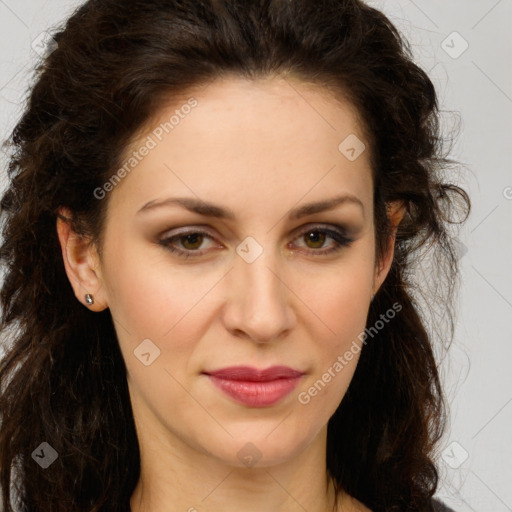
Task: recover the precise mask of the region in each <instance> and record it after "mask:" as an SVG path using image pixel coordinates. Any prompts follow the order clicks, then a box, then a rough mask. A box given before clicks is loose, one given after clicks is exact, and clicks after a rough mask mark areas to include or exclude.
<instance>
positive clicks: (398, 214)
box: [373, 201, 406, 294]
mask: <svg viewBox="0 0 512 512" xmlns="http://www.w3.org/2000/svg"><path fill="white" fill-rule="evenodd" d="M386 211H387V216H388V218H389V221H390V223H391V234H390V237H389V240H388V250H387V252H386V254H385V255H384V258H383V260H382V261H381V262H380V265H379V266H378V268H376V269H375V275H374V281H373V293H374V294H376V293H377V291H378V289H379V288H380V287H381V285H382V283H383V282H384V280H385V279H386V277H387V275H388V273H389V269H390V268H391V264H392V263H393V256H394V254H395V237H396V231H397V229H398V225H399V224H400V222H401V220H402V219H403V217H404V215H405V212H406V207H405V203H404V202H403V201H392V202H390V203H387V204H386Z"/></svg>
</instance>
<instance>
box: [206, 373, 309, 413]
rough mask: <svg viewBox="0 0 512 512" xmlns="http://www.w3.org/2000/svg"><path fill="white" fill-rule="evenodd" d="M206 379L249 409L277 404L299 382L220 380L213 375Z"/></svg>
mask: <svg viewBox="0 0 512 512" xmlns="http://www.w3.org/2000/svg"><path fill="white" fill-rule="evenodd" d="M208 377H209V378H210V380H211V381H212V382H213V384H214V385H215V386H217V387H218V388H219V389H220V390H221V391H223V392H224V393H226V395H228V396H230V397H231V398H233V399H235V400H236V401H237V402H240V403H242V404H244V405H247V406H249V407H267V406H269V405H273V404H275V403H277V402H279V400H281V399H282V398H284V397H285V396H286V395H288V394H289V393H291V392H292V391H293V389H294V388H295V387H296V386H297V384H298V383H299V380H300V377H294V378H288V379H276V380H271V381H267V382H250V381H241V380H229V379H221V378H219V377H215V376H213V375H208Z"/></svg>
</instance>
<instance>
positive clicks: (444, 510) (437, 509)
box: [432, 498, 455, 512]
mask: <svg viewBox="0 0 512 512" xmlns="http://www.w3.org/2000/svg"><path fill="white" fill-rule="evenodd" d="M432 507H433V510H434V512H455V510H453V508H449V507H447V506H446V505H445V504H444V503H443V502H442V501H440V500H438V499H437V498H432Z"/></svg>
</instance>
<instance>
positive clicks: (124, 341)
mask: <svg viewBox="0 0 512 512" xmlns="http://www.w3.org/2000/svg"><path fill="white" fill-rule="evenodd" d="M191 96H192V95H191ZM189 98H190V96H187V97H185V98H184V99H183V101H182V103H178V104H173V105H172V106H169V107H166V108H162V110H161V111H160V112H159V115H158V116H157V117H158V118H157V119H155V120H154V123H152V124H151V126H150V127H149V128H148V130H147V131H146V132H145V133H143V134H142V135H141V136H140V138H138V139H137V140H136V141H135V142H134V143H133V144H132V145H131V147H130V150H129V151H128V152H127V156H126V162H127V166H126V167H125V171H126V170H128V169H129V172H126V173H123V172H121V173H120V176H123V174H126V175H125V176H124V177H123V178H122V179H121V181H120V183H119V184H117V185H116V186H114V187H113V190H111V191H109V192H108V193H107V196H106V197H105V198H104V199H103V200H108V201H109V204H108V215H107V220H106V225H105V238H104V240H105V242H104V246H103V254H102V259H101V262H100V263H99V266H98V267H96V269H95V275H96V276H97V281H95V283H96V284H97V286H94V282H93V281H91V282H89V283H88V285H87V286H88V290H87V291H88V292H89V293H93V294H94V297H95V300H96V303H95V305H94V306H92V309H95V308H96V310H100V309H102V308H104V307H108V308H110V311H111V314H112V316H113V319H114V322H115V327H116V331H117V335H118V338H119V343H120V347H121V350H122V353H123V357H124V359H125V361H126V366H127V370H128V377H127V378H128V384H129V389H130V395H131V400H132V405H133V409H134V415H135V419H136V424H137V428H138V431H139V434H140V435H151V436H152V437H153V438H155V436H156V438H158V439H159V440H160V441H161V442H163V443H164V445H165V446H167V447H169V448H170V449H173V450H174V449H176V450H178V448H179V449H180V450H185V451H189V452H190V453H192V452H194V453H200V454H207V455H208V456H209V457H214V458H215V459H217V460H218V461H223V462H224V463H227V464H229V465H232V466H233V465H234V466H243V465H244V464H245V465H248V464H249V462H248V461H249V460H254V461H256V460H257V459H258V460H257V463H258V465H260V466H265V465H272V464H276V463H278V462H282V461H285V460H288V459H291V458H293V457H294V456H296V455H297V454H299V453H300V452H301V451H303V450H305V449H306V448H307V447H308V446H310V445H312V443H314V442H319V439H321V438H322V436H319V435H318V434H320V433H325V429H326V424H327V421H328V420H329V418H330V417H331V415H332V414H333V413H334V411H335V410H336V408H337V407H338V405H339V403H340V401H341V400H342V398H343V396H344V394H345V392H346V390H347V387H348V385H349V383H350V381H351V379H352V376H353V373H354V370H355V367H356V364H357V360H358V357H359V351H358V350H357V347H361V345H362V342H361V336H360V334H361V332H362V331H364V328H365V322H366V318H367V313H368V308H369V303H370V299H371V294H372V292H376V290H377V289H378V287H379V286H380V284H381V283H382V281H383V280H384V278H385V275H386V273H387V271H388V269H389V263H390V261H391V259H390V258H391V256H392V255H390V256H389V257H388V259H387V260H386V261H387V264H386V265H385V266H384V267H383V268H382V269H381V271H380V273H378V272H377V269H376V262H375V241H374V224H373V208H372V202H373V196H372V179H371V172H370V167H369V159H368V157H369V152H368V151H367V150H365V149H364V147H363V146H362V145H361V144H362V143H363V144H366V141H365V140H364V139H363V135H362V131H361V127H360V126H359V125H358V123H357V120H356V117H355V111H354V110H353V109H352V107H351V105H350V104H348V103H340V102H337V101H335V100H334V99H333V98H332V97H331V96H329V95H328V93H327V92H326V91H325V90H323V89H321V88H314V87H312V86H306V85H305V84H303V83H301V82H298V81H292V80H290V79H287V80H283V79H278V78H272V79H267V80H262V81H245V80H243V79H238V78H229V79H228V78H225V79H223V80H222V81H217V82H213V83H211V84H210V85H209V86H208V87H206V88H205V89H204V90H203V91H199V92H197V94H193V98H194V100H195V101H194V100H190V101H188V103H187V100H188V99H189ZM196 102H197V103H196ZM185 105H189V107H190V108H189V107H186V106H185ZM176 111H178V112H176ZM173 115H174V118H172V116H173ZM165 123H167V124H165ZM340 144H341V146H340ZM143 146H145V147H146V148H147V150H143V149H142V150H141V148H142V147H143ZM134 151H136V152H137V155H134V153H133V152H134ZM130 157H131V158H135V159H136V162H135V160H132V161H131V164H133V165H131V164H130V163H129V160H128V159H129V158H130ZM110 188H111V187H109V185H107V186H106V187H105V190H108V189H110ZM177 198H180V200H182V202H181V204H180V202H178V201H176V199H177ZM336 198H345V199H344V200H340V201H335V199H336ZM331 202H332V203H331ZM206 203H208V205H212V206H209V207H206V206H205V205H206ZM311 204H316V205H319V206H318V207H317V206H309V207H308V208H305V205H311ZM186 205H188V208H187V207H186ZM197 205H202V206H201V209H200V211H199V212H194V211H192V210H193V209H194V208H192V207H195V206H197ZM329 205H330V207H327V206H329ZM322 206H324V207H322ZM324 230H328V231H324ZM187 234H188V235H189V236H188V237H187V236H186V235H187ZM337 238H338V240H337ZM172 250H174V251H175V252H172ZM91 286H93V287H94V289H91ZM79 293H80V298H82V297H83V289H82V290H81V291H80V292H79ZM77 295H78V293H77ZM358 336H359V337H358ZM347 351H351V352H352V354H353V358H352V359H351V360H347V358H343V356H344V354H345V353H346V352H347ZM340 357H341V358H343V361H344V364H341V366H342V368H341V369H340V365H336V362H338V363H339V361H340V359H339V358H340ZM233 366H250V367H253V368H256V369H260V370H261V369H266V368H269V367H272V366H286V367H289V368H291V369H293V370H295V371H297V372H299V373H300V377H297V378H289V379H284V380H281V382H278V381H277V380H276V379H277V377H278V376H279V374H274V375H273V376H272V375H270V376H267V382H264V383H261V382H260V383H259V384H254V382H252V383H247V382H246V383H245V384H244V383H240V382H238V383H237V382H234V381H233V380H230V379H224V380H223V379H215V378H213V377H211V376H209V375H207V373H211V372H213V371H216V370H219V369H224V368H227V367H233ZM334 368H337V370H335V369H334ZM326 372H328V373H329V374H330V375H331V378H330V379H328V378H327V377H325V374H326ZM231 378H233V376H231ZM244 379H246V380H247V378H246V377H244ZM269 379H270V380H269ZM319 380H320V381H322V383H323V384H319V383H318V381H319ZM315 383H317V385H316V388H315V386H314V385H315ZM219 386H220V387H219ZM221 387H223V389H221ZM312 387H313V388H314V389H313V391H310V390H311V388H312ZM315 389H316V392H315ZM230 390H231V391H230ZM249 443H250V444H249ZM248 457H249V458H248ZM250 457H253V458H252V459H250ZM251 464H252V463H251Z"/></svg>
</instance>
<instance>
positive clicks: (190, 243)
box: [159, 227, 354, 258]
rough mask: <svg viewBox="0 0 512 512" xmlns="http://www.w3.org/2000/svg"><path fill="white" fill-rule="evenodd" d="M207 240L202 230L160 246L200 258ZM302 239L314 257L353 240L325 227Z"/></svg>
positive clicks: (304, 232) (311, 230)
mask: <svg viewBox="0 0 512 512" xmlns="http://www.w3.org/2000/svg"><path fill="white" fill-rule="evenodd" d="M205 238H208V239H210V240H213V237H212V236H211V235H210V234H209V233H207V232H205V231H201V230H196V231H192V230H190V231H188V232H182V233H179V234H176V235H173V236H170V237H166V238H163V239H162V240H160V242H159V244H160V245H162V246H163V247H164V248H165V249H167V250H168V251H170V252H172V253H175V254H177V255H178V256H179V257H182V258H190V257H199V256H202V255H203V254H204V253H205V252H206V251H205V250H198V249H199V247H200V246H201V245H202V243H203V241H204V239H205ZM300 238H302V239H303V240H305V243H306V244H312V246H310V249H312V250H311V251H310V252H311V253H312V254H314V255H320V256H322V255H325V254H330V253H334V252H337V251H339V250H340V249H342V248H343V247H348V246H349V245H350V244H351V243H352V242H353V241H354V239H353V238H350V237H348V236H347V235H346V234H345V231H344V230H343V229H342V228H337V229H329V228H325V227H313V228H309V229H305V230H302V231H301V232H300V233H299V234H298V236H297V238H295V240H297V239H300ZM329 238H331V239H332V240H333V241H334V244H332V245H331V247H330V248H328V249H321V250H318V249H320V248H321V247H322V246H323V245H324V243H325V241H326V240H327V239H329ZM176 241H178V242H179V243H180V244H181V246H182V247H183V248H178V247H176V245H175V242H176Z"/></svg>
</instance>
